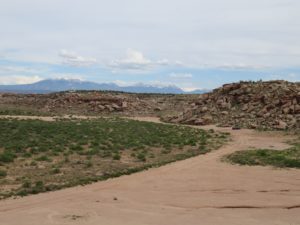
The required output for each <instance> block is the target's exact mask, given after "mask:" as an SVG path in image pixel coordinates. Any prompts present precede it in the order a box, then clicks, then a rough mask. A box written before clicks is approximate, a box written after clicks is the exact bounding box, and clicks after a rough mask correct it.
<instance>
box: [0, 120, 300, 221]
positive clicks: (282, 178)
mask: <svg viewBox="0 0 300 225" xmlns="http://www.w3.org/2000/svg"><path fill="white" fill-rule="evenodd" d="M48 119H49V118H48ZM135 119H139V120H147V121H153V122H159V120H158V119H157V118H135ZM201 128H205V129H210V128H214V129H215V130H220V131H227V132H230V133H231V135H232V141H231V142H229V143H228V144H226V145H225V146H224V147H222V148H220V149H219V150H216V151H213V152H210V153H208V154H206V155H200V156H197V157H194V158H190V159H187V160H183V161H178V162H175V163H171V164H168V165H166V166H162V167H159V168H153V169H150V170H147V171H144V172H140V173H136V174H133V175H129V176H122V177H119V178H115V179H109V180H107V181H103V182H98V183H94V184H91V185H87V186H80V187H74V188H68V189H64V190H60V191H55V192H50V193H42V194H38V195H33V196H28V197H23V198H18V199H6V200H3V201H1V202H0V224H1V225H20V224H22V225H27V224H28V225H48V224H49V225H50V224H51V225H53V224H57V225H65V224H88V225H96V224H97V225H99V224H103V225H118V224H120V225H121V224H122V225H124V224H125V225H126V224H128V225H144V224H145V225H146V224H147V225H150V224H153V225H154V224H155V225H165V224H178V225H182V224H211V225H218V224H222V225H224V224H230V225H240V224H243V225H250V224H251V225H252V224H261V225H268V224H270V225H276V224H278V225H284V224H287V225H298V224H300V171H299V170H297V169H275V168H272V167H262V166H251V167H250V166H239V165H232V164H229V163H226V162H223V161H222V160H221V159H222V157H223V156H224V155H226V154H229V153H232V152H235V151H238V150H245V149H249V148H269V149H274V151H276V150H280V149H285V148H287V147H289V146H288V144H286V141H287V140H288V139H290V138H291V137H290V136H285V135H283V134H282V133H278V132H258V131H254V130H247V129H242V130H232V129H230V128H218V127H215V126H204V127H201Z"/></svg>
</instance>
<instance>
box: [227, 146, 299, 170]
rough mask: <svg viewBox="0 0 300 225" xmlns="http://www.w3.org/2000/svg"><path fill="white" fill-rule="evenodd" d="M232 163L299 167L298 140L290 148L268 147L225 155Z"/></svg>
mask: <svg viewBox="0 0 300 225" xmlns="http://www.w3.org/2000/svg"><path fill="white" fill-rule="evenodd" d="M225 160H228V161H230V162H232V163H236V164H240V165H249V166H252V165H262V166H274V167H280V168H288V167H290V168H300V142H297V143H294V146H293V147H292V148H289V149H286V150H282V151H278V150H269V149H258V150H247V151H238V152H235V153H233V154H230V155H228V156H226V159H225Z"/></svg>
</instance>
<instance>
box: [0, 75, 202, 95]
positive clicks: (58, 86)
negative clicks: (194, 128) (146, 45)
mask: <svg viewBox="0 0 300 225" xmlns="http://www.w3.org/2000/svg"><path fill="white" fill-rule="evenodd" d="M68 90H102V91H122V92H131V93H161V94H184V93H189V92H185V91H183V90H182V89H181V88H179V87H177V86H175V85H168V86H160V85H153V84H144V83H137V84H135V85H131V86H119V85H117V84H115V83H95V82H90V81H84V80H80V79H73V78H71V79H66V78H58V79H46V80H41V81H38V82H36V83H33V84H22V85H0V92H15V93H50V92H59V91H68ZM193 93H195V94H196V92H193ZM199 93H203V91H200V90H199Z"/></svg>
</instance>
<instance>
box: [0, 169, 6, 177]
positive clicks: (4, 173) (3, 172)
mask: <svg viewBox="0 0 300 225" xmlns="http://www.w3.org/2000/svg"><path fill="white" fill-rule="evenodd" d="M6 176H7V172H6V171H5V170H0V178H3V177H6Z"/></svg>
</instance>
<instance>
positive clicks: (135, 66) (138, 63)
mask: <svg viewBox="0 0 300 225" xmlns="http://www.w3.org/2000/svg"><path fill="white" fill-rule="evenodd" d="M165 65H169V61H168V60H167V59H162V60H158V61H153V60H150V59H147V58H145V56H144V55H143V53H142V52H139V51H137V50H133V49H128V50H127V54H126V58H123V59H117V60H113V61H111V63H110V64H109V66H110V67H111V68H113V69H118V70H138V71H142V70H149V69H153V68H155V67H157V66H165Z"/></svg>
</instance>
